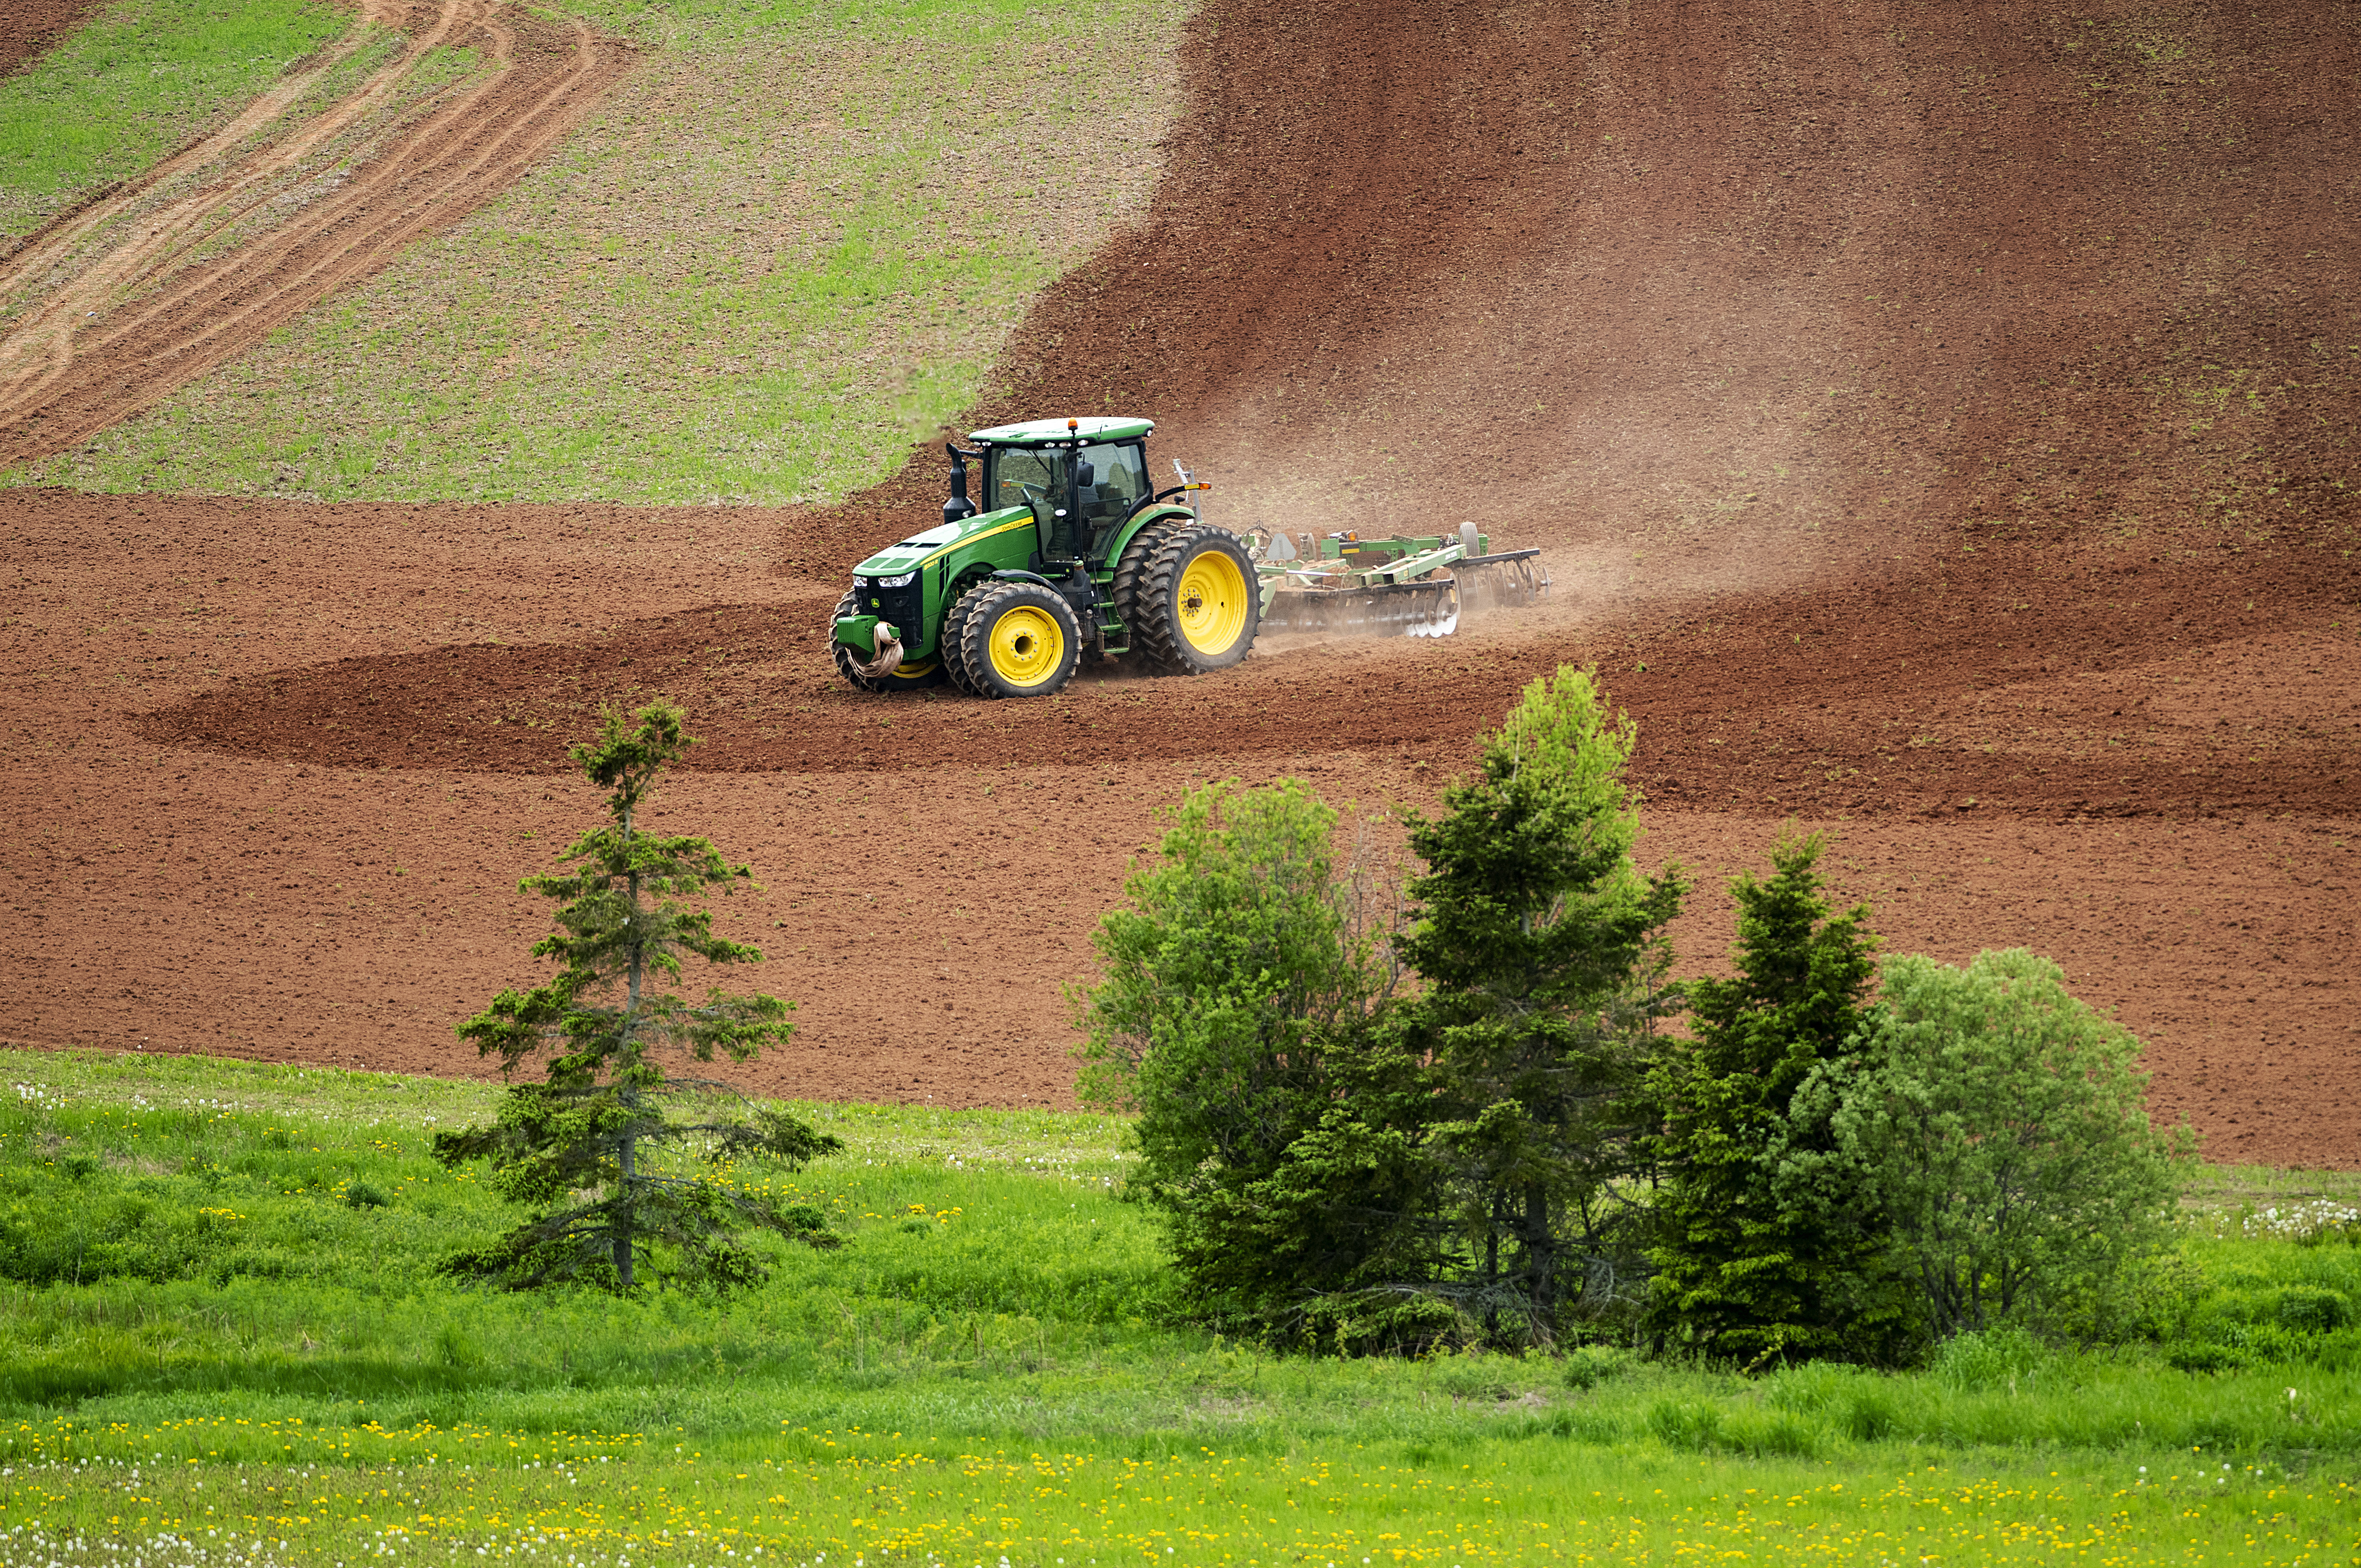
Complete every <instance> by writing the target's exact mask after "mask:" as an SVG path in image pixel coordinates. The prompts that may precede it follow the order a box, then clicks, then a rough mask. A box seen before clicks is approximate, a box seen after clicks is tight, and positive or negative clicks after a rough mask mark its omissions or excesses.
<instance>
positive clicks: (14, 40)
mask: <svg viewBox="0 0 2361 1568" xmlns="http://www.w3.org/2000/svg"><path fill="white" fill-rule="evenodd" d="M98 7H99V0H10V4H9V5H8V6H7V8H6V9H5V11H0V76H6V75H8V74H9V73H10V72H12V71H22V70H24V69H25V67H26V66H27V65H28V64H30V63H31V62H32V60H34V59H35V58H36V57H38V55H40V54H41V53H42V51H44V50H45V49H49V48H51V47H52V46H54V45H55V44H56V43H57V41H58V40H59V39H60V38H64V37H66V36H67V35H68V34H70V33H71V32H72V31H73V30H74V29H75V28H77V27H81V26H82V23H83V21H84V20H86V19H87V18H88V17H89V16H90V14H91V13H92V12H93V11H95V10H97V9H98Z"/></svg>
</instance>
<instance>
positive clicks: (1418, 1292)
mask: <svg viewBox="0 0 2361 1568" xmlns="http://www.w3.org/2000/svg"><path fill="white" fill-rule="evenodd" d="M1633 740H1634V729H1633V726H1632V723H1631V720H1630V719H1629V718H1624V717H1620V716H1617V715H1615V714H1614V712H1613V710H1612V708H1611V707H1610V705H1609V700H1608V697H1607V696H1606V694H1605V693H1604V692H1603V691H1602V690H1601V689H1600V688H1599V686H1598V684H1597V682H1596V681H1595V679H1594V678H1593V677H1592V675H1591V674H1589V673H1588V672H1586V671H1579V670H1573V669H1561V670H1560V671H1559V672H1558V673H1557V674H1556V675H1555V676H1554V678H1550V679H1544V680H1541V681H1537V682H1535V683H1534V684H1533V685H1532V686H1531V687H1529V688H1528V689H1527V690H1526V692H1525V693H1524V695H1523V697H1522V699H1521V701H1520V703H1519V704H1518V706H1517V707H1516V708H1515V709H1514V710H1513V711H1512V712H1511V713H1510V715H1509V716H1508V718H1507V720H1506V722H1504V723H1503V725H1502V726H1501V728H1500V729H1499V731H1498V732H1497V733H1495V734H1493V735H1490V736H1488V737H1487V738H1486V739H1485V741H1484V743H1483V749H1482V753H1481V756H1480V759H1479V766H1478V770H1477V774H1476V776H1475V777H1474V778H1473V779H1471V780H1469V781H1467V782H1466V783H1463V784H1456V785H1455V786H1453V787H1452V788H1451V789H1449V790H1447V791H1446V792H1445V794H1444V800H1443V806H1444V810H1443V813H1442V814H1441V815H1440V816H1438V817H1433V818H1429V817H1424V816H1422V815H1419V814H1417V813H1405V814H1404V817H1403V823H1404V826H1405V827H1406V828H1407V830H1408V835H1409V840H1410V846H1411V850H1412V851H1413V852H1414V853H1415V854H1416V856H1417V857H1418V860H1419V861H1420V862H1421V864H1422V870H1421V871H1420V872H1418V873H1417V874H1415V875H1412V876H1411V877H1409V878H1408V879H1407V882H1406V883H1404V884H1403V887H1402V891H1403V892H1404V893H1405V894H1407V898H1406V901H1405V902H1402V903H1400V904H1399V905H1397V904H1395V903H1394V902H1393V901H1390V900H1389V899H1388V898H1386V897H1385V896H1384V894H1386V893H1387V892H1388V891H1389V888H1390V886H1391V884H1390V883H1388V882H1387V881H1386V880H1385V879H1383V878H1382V877H1380V876H1378V875H1376V874H1375V873H1374V872H1373V870H1372V868H1371V866H1370V865H1369V863H1368V861H1367V856H1366V855H1365V854H1356V855H1351V856H1345V857H1342V858H1340V857H1339V855H1338V854H1337V851H1336V847H1335V846H1336V839H1337V832H1336V829H1337V822H1338V818H1337V815H1336V814H1335V813H1334V811H1333V810H1332V809H1330V808H1329V807H1328V806H1325V805H1324V804H1323V803H1322V802H1321V801H1320V800H1319V799H1318V798H1317V797H1316V796H1315V795H1312V793H1311V792H1310V791H1309V790H1308V789H1306V788H1305V787H1304V786H1303V785H1302V784H1300V783H1297V782H1295V781H1282V782H1280V783H1279V784H1273V785H1270V786H1268V787H1266V788H1262V789H1241V788H1239V787H1238V786H1237V785H1236V784H1235V783H1232V784H1213V785H1208V786H1206V787H1204V788H1202V789H1201V790H1199V791H1197V792H1195V793H1194V794H1192V795H1191V796H1190V797H1189V798H1188V799H1186V800H1185V801H1184V802H1182V803H1181V805H1180V806H1178V807H1177V808H1176V809H1175V810H1174V811H1173V813H1172V814H1171V817H1170V828H1169V830H1168V832H1167V833H1166V835H1165V837H1164V839H1163V842H1162V845H1161V850H1162V853H1161V857H1160V859H1159V861H1158V862H1157V863H1155V864H1153V865H1152V866H1150V867H1148V869H1146V870H1143V871H1141V872H1138V873H1137V874H1136V875H1135V876H1134V878H1133V879H1132V881H1131V883H1129V884H1128V887H1127V893H1128V895H1129V901H1128V906H1127V907H1126V908H1123V909H1120V910H1117V911H1115V912H1114V913H1113V914H1111V915H1109V916H1107V918H1106V919H1105V921H1104V923H1103V924H1102V926H1101V927H1100V929H1099V931H1098V933H1097V936H1096V945H1097V948H1098V950H1099V955H1100V959H1101V961H1102V966H1103V970H1104V976H1103V979H1102V981H1101V982H1100V983H1099V984H1098V985H1096V986H1095V987H1093V988H1091V989H1089V990H1087V991H1084V992H1079V993H1078V994H1077V997H1076V1001H1077V1004H1078V1005H1077V1018H1078V1022H1079V1024H1080V1025H1081V1026H1082V1029H1083V1031H1084V1034H1085V1036H1086V1040H1085V1044H1084V1046H1083V1047H1082V1057H1083V1064H1084V1066H1083V1073H1082V1092H1083V1094H1084V1097H1085V1098H1086V1099H1089V1100H1093V1101H1094V1102H1098V1103H1101V1104H1104V1105H1109V1106H1115V1107H1122V1108H1126V1109H1131V1110H1134V1111H1136V1112H1137V1113H1138V1117H1139V1121H1138V1137H1139V1144H1140V1152H1141V1154H1142V1159H1141V1161H1140V1164H1139V1166H1138V1168H1137V1173H1136V1174H1135V1176H1134V1177H1133V1179H1131V1181H1130V1183H1129V1185H1128V1188H1127V1192H1128V1195H1129V1196H1131V1197H1133V1198H1135V1199H1137V1201H1143V1202H1146V1203H1148V1204H1150V1205H1152V1206H1154V1207H1155V1208H1156V1210H1157V1211H1158V1212H1159V1214H1160V1215H1161V1217H1162V1219H1163V1221H1164V1223H1165V1224H1166V1227H1167V1230H1168V1232H1169V1234H1170V1238H1171V1242H1172V1246H1173V1251H1174V1256H1175V1260H1176V1264H1177V1266H1178V1268H1179V1270H1180V1275H1181V1277H1182V1280H1183V1282H1184V1285H1185V1288H1186V1292H1187V1299H1188V1301H1189V1304H1190V1307H1191V1310H1194V1311H1195V1312H1197V1313H1198V1314H1199V1315H1200V1316H1202V1318H1204V1319H1205V1320H1207V1321H1212V1322H1214V1323H1217V1324H1219V1325H1221V1326H1223V1327H1224V1328H1227V1329H1229V1330H1231V1331H1233V1332H1250V1333H1254V1334H1257V1335H1259V1336H1262V1337H1264V1338H1267V1339H1269V1340H1272V1341H1274V1342H1278V1343H1291V1344H1297V1345H1301V1346H1305V1347H1310V1348H1318V1349H1322V1350H1326V1351H1342V1352H1347V1353H1372V1352H1416V1351H1419V1350H1422V1349H1424V1348H1427V1347H1430V1346H1433V1345H1434V1344H1437V1343H1489V1344H1493V1345H1497V1346H1500V1347H1503V1348H1510V1347H1523V1346H1537V1345H1543V1344H1548V1343H1556V1342H1563V1341H1565V1340H1568V1339H1582V1338H1605V1337H1617V1338H1624V1337H1632V1336H1636V1337H1638V1338H1640V1339H1642V1340H1643V1341H1646V1342H1649V1343H1654V1344H1656V1345H1659V1346H1662V1347H1664V1348H1668V1349H1686V1350H1688V1351H1691V1352H1693V1353H1696V1354H1704V1355H1706V1356H1708V1357H1710V1358H1712V1359H1715V1360H1719V1361H1723V1362H1730V1363H1736V1364H1740V1365H1763V1364H1765V1363H1769V1362H1775V1361H1781V1360H1790V1359H1801V1358H1808V1357H1817V1356H1836V1357H1841V1358H1845V1359H1850V1360H1861V1361H1876V1362H1892V1361H1899V1360H1904V1359H1907V1358H1909V1357H1911V1356H1913V1355H1916V1354H1920V1353H1922V1352H1923V1351H1924V1350H1925V1349H1926V1348H1927V1346H1928V1345H1929V1344H1930V1343H1933V1342H1934V1341H1935V1340H1936V1339H1938V1338H1939V1337H1941V1336H1942V1335H1945V1334H1948V1333H1950V1332H1959V1331H1960V1330H1963V1329H1971V1328H1982V1327H1985V1326H1988V1325H1991V1324H1993V1323H1997V1322H2003V1321H2006V1322H2017V1323H2023V1324H2026V1325H2028V1326H2032V1327H2035V1328H2039V1327H2043V1326H2046V1325H2048V1324H2051V1323H2059V1322H2064V1321H2069V1320H2070V1319H2071V1318H2073V1317H2074V1316H2075V1315H2076V1314H2077V1313H2078V1312H2082V1313H2084V1314H2085V1315H2087V1312H2086V1309H2087V1304H2088V1302H2089V1300H2090V1299H2091V1298H2092V1294H2093V1293H2094V1292H2103V1291H2105V1290H2106V1289H2108V1288H2111V1286H2112V1283H2113V1281H2114V1280H2115V1279H2116V1278H2117V1277H2120V1276H2121V1274H2122V1272H2123V1270H2124V1268H2125V1266H2126V1265H2127V1264H2129V1263H2131V1262H2132V1261H2133V1260H2135V1259H2136V1258H2137V1257H2139V1256H2140V1255H2143V1253H2144V1251H2145V1250H2146V1249H2147V1248H2148V1247H2149V1246H2151V1245H2153V1244H2154V1243H2155V1242H2156V1241H2157V1240H2158V1238H2159V1236H2160V1234H2161V1229H2160V1227H2161V1225H2162V1223H2163V1217H2164V1214H2165V1212H2166V1210H2167V1208H2168V1206H2169V1202H2170V1200H2171V1198H2172V1196H2173V1194H2174V1192H2175V1190H2177V1182H2178V1166H2179V1164H2180V1161H2181V1160H2183V1159H2185V1158H2186V1157H2187V1155H2188V1152H2189V1151H2188V1144H2187V1139H2186V1136H2185V1135H2183V1136H2182V1137H2180V1138H2167V1137H2164V1136H2161V1135H2158V1134H2157V1133H2156V1132H2155V1131H2153V1130H2152V1129H2151V1128H2150V1127H2149V1125H2148V1123H2147V1118H2146V1115H2145V1113H2144V1111H2143V1110H2142V1108H2141V1105H2140V1090H2141V1087H2142V1084H2143V1083H2144V1080H2143V1078H2142V1077H2141V1075H2140V1074H2139V1073H2138V1071H2137V1069H2136V1055H2137V1049H2138V1044H2137V1042H2136V1040H2134V1039H2133V1038H2132V1037H2131V1036H2130V1035H2129V1034H2128V1033H2127V1032H2126V1031H2125V1030H2123V1029H2122V1028H2121V1027H2120V1026H2119V1025H2114V1023H2112V1022H2111V1021H2109V1020H2107V1019H2105V1018H2103V1017H2102V1016H2100V1015H2098V1014H2093V1013H2092V1011H2091V1010H2090V1009H2088V1008H2087V1007H2084V1006H2083V1005H2082V1004H2081V1003H2078V1002H2075V1001H2074V1000H2073V999H2072V998H2071V997H2070V996H2069V995H2068V994H2067V993H2066V992H2065V990H2064V988H2063V984H2062V979H2061V977H2060V976H2059V974H2058V971H2057V970H2056V969H2055V967H2054V966H2052V965H2048V964H2047V962H2046V961H2045V960H2042V959H2037V958H2034V957H2032V956H2031V955H2029V954H2024V953H2009V954H1987V955H1985V956H1984V957H1982V958H1980V959H1977V960H1976V961H1975V962H1974V963H1973V964H1971V965H1970V966H1968V967H1967V968H1966V969H1965V970H1952V969H1946V968H1944V967H1943V966H1940V965H1938V964H1934V963H1932V962H1931V961H1930V960H1927V959H1916V958H1905V959H1895V960H1893V961H1892V962H1889V963H1888V964H1887V965H1886V966H1885V969H1884V971H1883V994H1882V995H1877V994H1873V993H1874V992H1876V991H1877V988H1878V981H1879V971H1878V969H1877V964H1876V959H1875V945H1876V944H1875V938H1874V937H1873V936H1872V933H1871V932H1870V929H1869V926H1868V911H1867V910H1866V909H1865V908H1854V909H1850V910H1847V911H1844V912H1841V913H1839V912H1836V911H1834V910H1833V909H1832V908H1831V907H1830V905H1829V904H1828V898H1827V896H1826V892H1825V888H1824V886H1823V883H1822V881H1821V879H1820V877H1819V875H1818V873H1817V869H1816V867H1817V861H1818V858H1819V856H1820V854H1821V852H1822V850H1823V845H1822V842H1821V841H1820V840H1819V839H1817V838H1797V837H1794V836H1789V837H1786V838H1784V839H1781V840H1780V841H1779V842H1778V844H1777V845H1775V846H1774V848H1773V850H1772V868H1773V869H1772V874H1771V875H1770V876H1769V877H1768V878H1766V879H1761V880H1758V879H1756V878H1755V877H1753V876H1752V875H1751V874H1750V875H1745V876H1741V877H1740V878H1739V879H1738V880H1737V881H1736V883H1734V884H1733V886H1732V892H1733V894H1735V896H1736V898H1737V901H1738V905H1739V910H1740V919H1739V932H1738V942H1737V946H1736V948H1735V949H1734V953H1733V957H1734V959H1735V960H1736V968H1737V971H1738V972H1737V974H1736V976H1735V977H1734V978H1732V979H1730V980H1727V981H1719V980H1708V981H1690V982H1687V983H1686V985H1682V984H1675V983H1673V982H1671V981H1668V979H1667V976H1668V973H1669V971H1670V967H1671V962H1672V955H1671V952H1670V949H1669V947H1668V945H1667V943H1666V941H1665V938H1664V931H1665V927H1667V926H1668V925H1669V923H1670V922H1671V921H1672V919H1673V918H1674V917H1675V916H1676V915H1677V914H1678V913H1679V910H1680V905H1681V900H1682V897H1683V895H1684V894H1685V892H1686V884H1685V883H1684V881H1683V880H1682V877H1681V875H1680V873H1679V871H1678V869H1677V868H1672V867H1668V868H1666V869H1665V870H1664V871H1663V872H1658V873H1657V874H1655V875H1653V876H1651V875H1648V874H1646V873H1643V872H1642V871H1641V870H1640V869H1639V867H1638V865H1637V863H1636V862H1635V861H1634V860H1633V858H1632V848H1633V845H1634V844H1635V842H1636V840H1637V839H1638V836H1639V817H1638V802H1637V800H1636V798H1635V796H1634V795H1633V793H1632V791H1631V789H1630V787H1629V786H1628V785H1627V784H1626V783H1625V782H1624V779H1623V776H1622V773H1623V766H1624V763H1625V762H1626V760H1627V759H1628V758H1629V756H1630V754H1631V747H1632V744H1633ZM1683 1011H1686V1013H1687V1014H1688V1024H1687V1027H1686V1030H1685V1031H1683V1030H1679V1029H1676V1028H1675V1027H1674V1026H1673V1024H1672V1020H1673V1019H1674V1018H1675V1016H1676V1015H1677V1014H1680V1013H1682V1012H1683Z"/></svg>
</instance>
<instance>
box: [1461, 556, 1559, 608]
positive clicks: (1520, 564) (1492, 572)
mask: <svg viewBox="0 0 2361 1568" xmlns="http://www.w3.org/2000/svg"><path fill="white" fill-rule="evenodd" d="M1541 554H1542V553H1541V552H1540V551H1539V550H1510V551H1508V552H1506V553H1504V554H1499V555H1470V556H1467V557H1466V559H1464V560H1461V561H1459V562H1457V563H1455V565H1453V566H1452V568H1451V569H1452V571H1453V572H1454V573H1455V575H1456V576H1458V578H1459V592H1460V605H1461V607H1462V608H1463V609H1466V611H1467V613H1468V614H1470V615H1480V614H1481V613H1483V612H1484V611H1485V610H1488V609H1516V608H1518V607H1519V606H1521V605H1529V604H1539V603H1540V602H1541V601H1542V600H1543V599H1545V598H1548V597H1549V590H1550V580H1549V572H1548V570H1547V569H1546V568H1545V567H1543V565H1542V562H1541Z"/></svg>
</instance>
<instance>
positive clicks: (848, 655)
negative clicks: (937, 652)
mask: <svg viewBox="0 0 2361 1568" xmlns="http://www.w3.org/2000/svg"><path fill="white" fill-rule="evenodd" d="M860 613H861V595H860V594H859V592H858V591H856V592H853V593H849V594H847V595H845V596H844V597H843V598H840V599H839V600H837V601H836V613H835V614H834V615H831V616H829V625H831V626H833V625H834V624H835V623H836V622H838V621H840V620H843V619H844V618H845V617H846V616H848V615H859V614H860ZM904 635H905V636H907V635H909V633H908V632H905V633H904ZM829 649H830V650H831V651H832V652H834V653H835V655H836V673H837V674H840V675H842V676H843V677H844V678H845V681H846V683H847V684H848V685H852V686H854V687H855V688H857V689H859V690H861V691H865V692H914V691H923V690H925V689H926V688H927V687H928V686H939V685H942V684H943V665H942V661H941V660H940V659H939V658H936V659H928V660H925V661H923V662H920V661H916V660H905V661H903V663H900V664H899V665H897V666H895V670H894V673H893V674H886V675H871V674H862V669H861V660H860V658H859V657H858V656H857V655H856V654H855V653H854V652H852V650H851V649H850V648H848V647H846V646H845V645H844V644H843V643H841V642H839V641H836V640H835V639H834V638H830V639H829Z"/></svg>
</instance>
